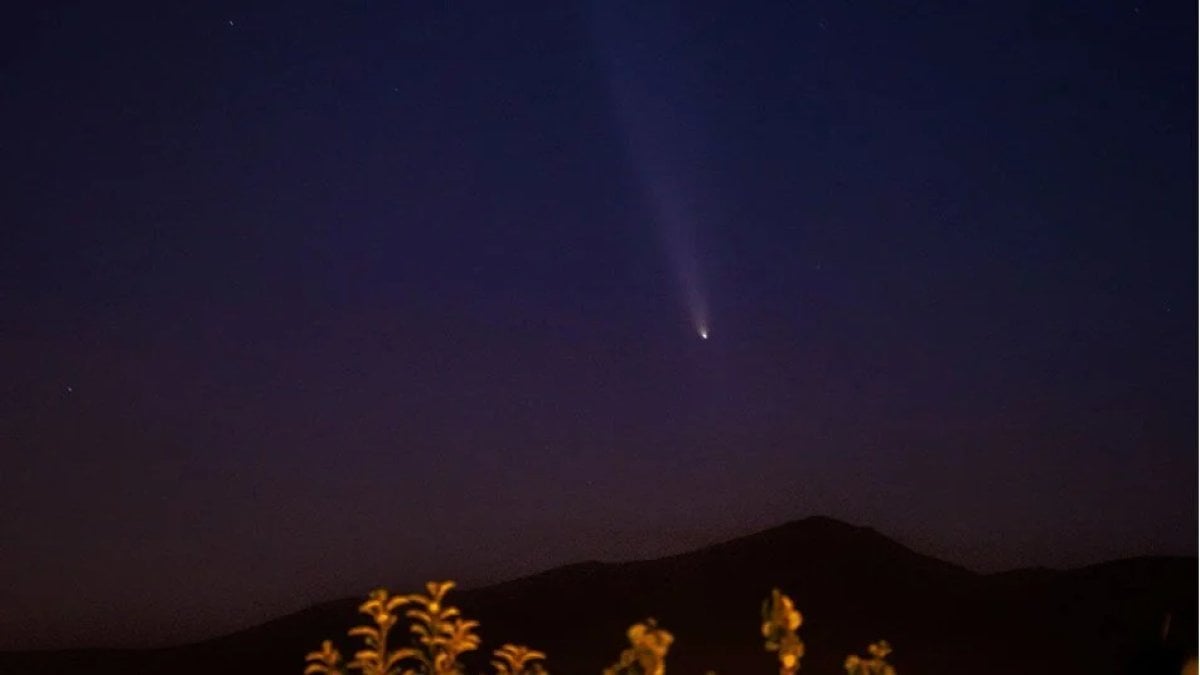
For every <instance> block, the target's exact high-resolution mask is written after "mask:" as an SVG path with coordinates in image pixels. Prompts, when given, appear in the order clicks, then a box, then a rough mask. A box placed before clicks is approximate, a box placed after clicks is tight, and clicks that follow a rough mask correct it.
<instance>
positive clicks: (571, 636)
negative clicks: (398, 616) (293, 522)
mask: <svg viewBox="0 0 1200 675" xmlns="http://www.w3.org/2000/svg"><path fill="white" fill-rule="evenodd" d="M1196 569H1197V568H1196V559H1195V558H1139V559H1132V560H1123V561H1116V562H1111V563H1103V564H1100V565H1094V566H1091V567H1086V568H1082V569H1078V570H1072V571H1053V570H1040V569H1039V570H1029V571H1016V572H1010V573H1004V574H999V575H981V574H977V573H974V572H971V571H970V570H967V569H964V568H962V567H959V566H956V565H953V564H950V563H946V562H943V561H941V560H937V559H935V558H931V557H928V556H924V555H921V554H919V553H916V552H914V551H911V550H909V549H907V548H905V547H904V546H901V545H900V544H898V543H896V542H894V541H892V540H890V539H888V538H886V537H884V536H883V535H881V534H879V533H877V532H875V531H874V530H871V529H869V528H863V527H854V526H851V525H847V524H845V523H841V522H839V521H836V520H832V519H829V518H820V517H814V518H807V519H805V520H801V521H796V522H793V523H789V524H787V525H783V526H780V527H776V528H772V529H769V530H765V531H762V532H759V533H756V534H752V535H749V536H746V537H741V538H738V539H734V540H732V541H728V542H724V543H721V544H715V545H712V546H707V547H704V548H701V549H699V550H696V551H693V552H690V553H684V554H679V555H673V556H669V557H665V558H660V559H657V560H646V561H637V562H627V563H599V562H588V563H580V564H575V565H568V566H565V567H560V568H556V569H553V570H550V571H547V572H544V573H541V574H537V575H533V576H530V577H525V578H522V579H517V580H514V581H509V582H505V583H501V584H496V585H494V586H489V587H485V588H479V589H473V590H467V591H462V592H458V593H456V594H455V595H454V596H453V597H454V601H455V602H456V603H457V604H458V605H459V606H460V607H462V608H463V610H464V613H465V614H466V615H467V616H468V617H471V618H475V619H478V620H480V621H481V622H482V629H481V634H482V635H483V637H484V641H485V642H484V647H485V648H486V649H489V650H490V649H491V648H494V647H495V646H497V645H499V644H501V643H503V642H509V641H512V642H522V643H527V644H531V645H533V646H536V647H538V648H540V649H542V650H544V651H546V652H547V653H549V655H550V661H549V663H548V665H549V667H550V669H551V672H555V673H559V674H563V675H570V674H574V673H580V674H584V673H598V672H599V671H600V669H601V668H602V667H603V666H605V665H607V664H608V663H610V662H611V661H612V660H613V659H614V658H615V657H616V655H617V653H618V652H619V651H620V649H621V648H622V647H623V646H624V645H623V642H624V637H623V636H624V631H625V629H626V628H627V627H628V626H629V624H631V623H633V622H634V621H637V620H640V619H643V618H645V617H647V616H654V617H656V618H657V619H658V620H659V622H660V623H661V624H662V625H663V626H665V627H666V628H668V629H669V630H671V631H672V632H673V633H674V634H675V637H676V643H675V646H674V647H673V648H672V651H671V657H670V659H669V662H668V663H669V666H670V669H671V671H672V672H675V673H689V674H698V673H704V672H706V671H708V670H715V671H717V672H720V673H753V672H761V673H764V674H766V673H771V672H775V670H774V668H775V666H774V664H773V662H772V660H771V658H770V655H768V654H767V653H765V652H764V651H763V649H762V645H761V642H760V638H759V634H758V622H759V619H758V610H759V606H760V603H761V601H762V599H763V598H764V597H765V596H766V595H767V594H768V593H769V592H770V589H771V588H772V587H774V586H779V587H780V588H782V589H783V590H784V591H785V592H787V593H789V594H790V595H792V597H793V598H795V600H796V603H797V605H798V607H799V608H800V609H801V611H802V612H803V613H804V617H805V618H804V626H803V627H802V628H801V631H800V633H801V636H802V638H803V639H804V640H805V642H806V644H807V646H808V655H807V656H806V657H805V659H804V661H803V672H809V673H841V672H843V671H842V668H841V662H842V659H843V658H844V657H845V655H846V654H847V653H849V652H851V651H854V652H861V651H862V649H863V648H864V647H865V645H866V644H867V643H868V642H870V641H872V640H876V639H879V638H887V639H888V640H890V641H891V642H892V644H893V645H894V646H895V647H896V653H895V654H894V659H893V661H894V663H895V664H896V666H897V668H898V670H899V672H900V673H902V674H905V675H937V674H939V673H947V674H949V673H958V672H962V671H969V672H972V673H983V674H987V673H997V674H998V673H1026V674H1030V675H1033V674H1037V673H1055V674H1056V675H1058V674H1060V673H1088V674H1089V675H1094V674H1098V673H1127V672H1128V673H1134V672H1139V673H1141V672H1147V673H1148V672H1173V673H1178V666H1176V667H1175V668H1174V670H1170V669H1169V668H1167V669H1164V670H1161V671H1155V670H1154V668H1155V666H1156V661H1155V660H1156V659H1159V660H1163V659H1165V661H1164V662H1169V661H1171V659H1176V658H1178V655H1179V654H1182V653H1184V652H1186V651H1190V652H1194V651H1195V648H1196V643H1195V635H1196V604H1195V598H1196V592H1197V575H1196ZM396 590H409V589H396ZM413 590H415V589H413ZM358 603H359V600H357V599H348V600H343V601H336V602H331V603H327V604H323V605H320V606H317V607H313V608H310V609H308V610H305V611H303V612H298V613H296V614H292V615H289V616H285V617H282V618H280V619H277V620H274V621H271V622H268V623H265V624H262V625H260V626H256V627H254V628H250V629H248V630H245V631H241V632H238V633H235V634H232V635H227V636H224V637H220V638H215V639H212V640H207V641H204V642H200V643H196V644H192V645H186V646H181V647H176V648H171V649H160V650H145V651H135V650H128V651H112V650H94V651H67V652H32V653H16V654H0V674H2V675H42V674H46V675H49V674H51V673H54V674H56V675H57V674H59V673H67V672H87V673H90V674H95V673H99V674H101V675H108V674H110V673H111V674H113V675H116V674H117V673H120V674H121V675H140V674H150V673H162V674H164V675H167V674H169V675H193V674H195V675H199V674H200V673H205V674H208V673H213V672H221V673H225V674H233V675H237V674H240V673H246V674H247V675H249V674H251V673H253V674H254V675H274V674H276V673H278V674H279V675H297V674H298V673H300V672H302V670H303V664H302V658H303V655H304V653H306V652H307V651H309V650H310V649H313V648H315V647H316V646H318V645H319V644H320V642H321V640H322V639H326V638H329V639H333V640H334V641H335V642H336V643H337V644H338V645H339V646H341V647H342V648H343V651H346V650H347V648H348V647H349V646H350V645H351V644H353V643H351V642H350V641H349V640H348V639H346V638H345V633H346V630H347V629H349V628H350V627H351V626H353V625H355V624H357V623H358V619H359V616H358V615H357V613H356V607H357V605H358ZM1167 614H1170V615H1171V616H1172V618H1171V627H1170V631H1169V633H1168V636H1167V640H1166V644H1165V645H1164V644H1163V641H1162V638H1161V632H1162V626H1163V620H1164V617H1165V616H1166V615H1167ZM477 656H478V657H482V658H476V659H474V660H473V661H471V662H469V663H468V665H469V666H471V670H470V672H480V671H482V670H483V669H484V667H485V664H486V655H485V654H479V655H477ZM1158 665H1161V664H1158ZM1167 665H1168V666H1169V665H1170V664H1169V663H1167Z"/></svg>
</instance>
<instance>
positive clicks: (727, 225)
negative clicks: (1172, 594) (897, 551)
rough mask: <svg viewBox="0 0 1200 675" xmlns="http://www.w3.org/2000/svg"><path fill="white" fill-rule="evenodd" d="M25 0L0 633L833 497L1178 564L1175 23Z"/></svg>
mask: <svg viewBox="0 0 1200 675" xmlns="http://www.w3.org/2000/svg"><path fill="white" fill-rule="evenodd" d="M27 4H29V5H31V7H29V8H26V9H24V10H20V11H18V12H17V13H16V14H11V13H10V14H8V15H6V16H5V17H4V19H3V20H0V25H3V31H4V35H0V50H2V51H0V168H2V169H3V176H4V180H3V181H0V222H2V223H3V226H2V227H0V453H2V454H0V458H2V462H0V647H27V646H66V645H81V644H112V645H135V644H155V643H160V642H162V641H171V640H181V639H191V638H196V637H201V636H206V635H210V634H212V633H214V632H218V631H223V630H230V629H234V628H237V627H240V626H244V625H247V624H249V623H253V622H255V621H259V620H262V619H265V618H268V617H271V616H274V615H276V614H279V613H282V612H286V611H291V610H294V609H297V608H300V607H303V606H305V605H307V604H309V603H311V602H314V601H318V600H324V599H329V598H333V597H341V596H346V595H351V594H359V593H361V592H363V591H364V590H366V589H367V588H370V587H372V586H374V585H377V584H381V583H387V584H394V585H410V584H413V583H416V582H417V581H419V580H422V579H424V578H431V577H437V578H442V577H455V578H459V579H461V580H464V581H466V582H483V581H489V580H497V579H500V578H503V577H507V576H511V575H515V574H519V573H525V572H532V571H537V570H540V569H543V568H546V567H549V566H552V565H556V564H560V563H566V562H572V561H577V560H581V559H589V558H602V559H627V558H634V557H643V556H649V555H656V554H661V553H668V552H675V551H679V550H683V549H685V548H688V547H690V546H693V545H696V544H702V543H707V542H711V541H715V540H719V539H723V538H727V537H730V536H734V535H738V534H743V533H747V532H749V531H752V530H754V529H758V528H761V527H766V526H770V525H774V524H778V523H781V522H783V521H787V520H791V519H794V518H799V517H803V516H806V515H810V514H817V513H820V514H827V515H830V516H833V517H836V518H841V519H844V520H847V521H850V522H853V523H856V524H863V525H870V526H872V527H875V528H876V529H878V530H880V531H881V532H883V533H885V534H887V535H889V536H892V537H894V538H896V539H898V540H899V541H901V542H903V543H906V544H908V545H910V546H912V547H914V548H916V549H918V550H920V551H922V552H926V553H930V554H933V555H937V556H939V557H942V558H945V559H947V560H951V561H954V562H958V563H962V564H966V565H968V566H971V567H973V568H975V569H980V570H985V571H990V570H998V569H1004V568H1011V567H1018V566H1031V565H1047V566H1076V565H1083V564H1088V563H1092V562H1098V561H1101V560H1105V559H1111V558H1116V557H1122V556H1133V555H1142V554H1160V553H1161V554H1168V553H1170V554H1175V553H1185V554H1194V553H1195V552H1196V535H1197V482H1196V476H1197V436H1196V429H1197V416H1196V410H1197V397H1196V372H1197V359H1196V354H1197V352H1196V344H1197V330H1196V323H1197V312H1196V308H1197V296H1196V276H1197V267H1196V251H1197V230H1196V227H1197V210H1196V204H1197V199H1196V197H1197V194H1196V185H1197V171H1196V166H1197V164H1196V155H1197V138H1196V99H1197V91H1196V70H1195V64H1196V58H1195V55H1196V35H1195V27H1196V15H1195V11H1196V10H1195V7H1194V6H1193V3H1177V2H1145V3H1138V2H1119V3H1098V2H1092V1H1090V0H1079V1H1078V2H1046V1H1044V0H1036V1H1035V0H1030V1H1028V2H963V1H962V0H953V1H949V0H948V1H946V2H930V1H928V0H921V1H919V2H917V1H913V2H883V1H880V2H858V1H848V0H822V1H815V2H788V3H782V2H779V3H776V2H765V3H745V2H740V1H736V2H735V1H734V0H703V1H688V2H677V3H676V4H675V5H673V6H671V7H665V6H663V5H661V3H655V4H652V9H653V11H649V12H648V14H647V16H648V17H649V18H645V17H642V16H640V15H636V14H631V13H630V10H629V7H633V6H638V5H640V6H643V7H644V6H646V3H633V4H631V3H630V2H620V3H615V4H606V5H604V6H603V8H604V9H605V10H606V12H607V14H606V16H607V18H605V17H602V16H599V14H598V13H597V12H596V11H595V10H596V9H597V6H596V5H592V6H589V5H587V4H586V3H583V2H574V1H567V2H564V1H562V0H544V1H528V2H527V1H524V0H518V1H516V2H506V3H502V5H501V4H496V3H473V2H452V3H420V2H382V1H379V2H371V1H367V0H362V1H356V2H324V1H323V2H298V1H296V0H289V1H288V2H278V3H255V4H254V7H253V8H247V7H245V6H235V4H237V3H221V2H211V3H210V2H203V3H160V2H149V1H144V0H137V1H133V0H131V1H125V2H110V3H99V2H92V3H75V2H71V3H52V2H47V3H27ZM659 10H661V11H659ZM614 17H615V20H614ZM631 27H633V28H631ZM634 29H636V30H634ZM613 54H615V55H616V58H617V60H616V61H614V60H613ZM625 57H629V58H630V59H632V62H633V63H641V64H643V65H645V64H648V63H649V64H655V63H657V64H660V66H661V67H634V68H627V69H626V70H624V71H621V72H623V75H621V77H623V78H625V79H619V80H614V66H613V64H614V63H617V64H618V65H619V63H623V62H629V61H628V59H627V60H626V61H621V59H622V58H625ZM639 59H640V61H639ZM614 82H623V83H624V84H623V85H621V86H625V87H628V88H630V89H627V90H626V91H635V92H641V94H639V95H638V96H634V97H632V99H626V103H622V102H621V100H622V99H621V95H620V92H621V90H620V88H619V87H618V86H615V85H614ZM629 100H632V101H633V104H632V105H628V101H629ZM623 106H624V107H623ZM679 129H686V130H687V133H675V132H676V131H678V130H679ZM639 138H640V139H642V140H640V141H639V140H638V139H639ZM646 139H649V141H647V140H646ZM647 148H649V150H647ZM664 166H667V167H670V168H669V169H663V168H662V167H664ZM663 194H668V195H675V198H676V199H678V200H682V201H683V202H684V203H686V204H687V205H688V208H687V209H683V210H682V211H681V212H684V213H690V214H691V215H690V216H689V217H688V218H687V219H686V221H687V222H686V223H684V225H685V226H686V228H688V231H689V236H690V237H691V239H690V243H689V244H688V246H687V247H686V248H688V252H687V254H686V255H687V256H688V257H689V260H687V261H685V262H686V264H687V265H691V266H692V267H691V269H693V272H694V274H695V276H696V279H697V281H698V283H699V284H702V286H703V301H704V302H705V303H706V305H707V311H708V313H709V315H710V316H709V319H710V323H711V329H712V338H711V339H710V340H708V341H701V340H700V339H699V338H698V337H697V335H696V333H695V330H694V327H693V325H692V321H691V320H690V319H689V316H688V311H687V309H686V307H687V298H686V297H685V296H686V293H685V292H684V290H685V289H681V287H680V278H681V275H680V272H679V268H678V263H677V262H672V261H673V258H672V255H675V254H677V253H678V250H674V251H672V250H670V249H671V243H670V242H671V238H670V236H666V237H664V232H667V233H668V234H669V229H666V227H667V226H668V225H669V224H666V223H664V222H663V209H662V203H661V201H660V200H661V199H662V197H661V196H662V195H663ZM664 243H666V244H667V245H666V246H664Z"/></svg>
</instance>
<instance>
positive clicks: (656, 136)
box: [590, 0, 714, 340]
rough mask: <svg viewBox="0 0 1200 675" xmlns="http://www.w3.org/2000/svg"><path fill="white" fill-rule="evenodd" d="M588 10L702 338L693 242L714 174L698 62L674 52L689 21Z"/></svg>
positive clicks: (633, 158)
mask: <svg viewBox="0 0 1200 675" xmlns="http://www.w3.org/2000/svg"><path fill="white" fill-rule="evenodd" d="M590 7H591V18H592V28H593V37H594V39H595V43H596V47H597V48H598V50H599V56H600V57H601V62H602V64H603V65H604V67H605V71H606V74H607V76H608V77H607V81H608V85H609V93H610V95H611V100H612V103H613V106H614V112H615V113H616V115H615V117H616V120H617V122H618V125H619V126H620V128H621V130H622V131H623V132H624V136H625V141H626V148H625V149H626V151H627V153H628V158H629V160H630V164H631V168H632V169H633V170H634V173H635V175H636V176H637V178H638V179H639V182H640V183H641V186H642V188H643V190H644V194H645V196H646V198H647V199H646V202H647V206H648V207H649V210H650V211H651V212H652V214H651V218H650V220H651V221H652V222H653V223H654V225H656V226H657V229H658V230H659V234H660V235H661V238H662V244H663V249H664V252H665V253H666V255H667V261H668V264H669V265H670V267H671V268H673V272H674V276H675V281H676V284H677V286H678V289H679V292H680V295H681V299H682V301H683V302H682V304H683V309H684V312H685V313H686V315H687V319H688V322H689V323H690V324H691V326H692V328H693V330H695V331H696V333H697V334H698V335H699V336H700V339H701V340H707V339H708V327H709V325H710V318H711V317H710V316H709V311H708V307H709V305H708V294H707V293H706V289H705V284H704V274H703V267H704V266H703V264H702V256H701V255H700V251H701V248H702V247H701V246H700V241H699V239H700V234H701V232H702V231H703V227H704V226H705V225H709V224H711V223H707V222H705V221H706V219H707V218H708V217H709V216H708V214H711V213H713V212H714V209H713V208H711V207H712V204H711V203H709V200H710V199H711V195H710V194H709V193H710V192H711V189H710V187H711V184H712V180H713V176H712V175H711V174H712V167H710V166H708V164H709V161H708V158H709V157H710V156H711V152H709V150H708V148H706V147H705V146H706V141H707V140H708V139H707V136H708V134H706V133H705V132H704V129H705V128H706V126H707V125H706V124H705V120H704V116H703V114H702V111H703V109H704V106H703V105H701V103H702V101H700V100H697V97H698V96H700V95H701V94H700V93H699V92H700V90H698V89H697V88H696V86H695V84H694V83H695V82H697V81H698V80H699V77H698V75H697V73H696V63H697V59H696V58H694V57H691V55H689V54H687V53H686V52H687V50H686V49H680V48H679V46H680V45H687V44H688V43H689V39H688V36H687V35H686V34H685V33H684V32H681V29H680V26H685V25H687V22H686V21H683V20H682V19H681V18H680V17H679V16H676V11H675V10H674V9H673V8H672V7H670V6H668V5H666V4H664V3H646V2H643V1H642V0H594V2H592V3H590Z"/></svg>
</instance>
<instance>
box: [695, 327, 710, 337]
mask: <svg viewBox="0 0 1200 675" xmlns="http://www.w3.org/2000/svg"><path fill="white" fill-rule="evenodd" d="M697 332H698V333H700V339H701V340H707V339H708V329H707V328H701V329H700V330H698V331H697Z"/></svg>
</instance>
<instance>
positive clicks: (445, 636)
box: [304, 581, 896, 675]
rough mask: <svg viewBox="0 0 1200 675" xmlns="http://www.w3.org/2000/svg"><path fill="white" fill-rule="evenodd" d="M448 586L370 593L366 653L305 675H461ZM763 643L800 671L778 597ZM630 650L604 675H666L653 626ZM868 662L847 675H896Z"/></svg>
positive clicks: (464, 630) (528, 672)
mask: <svg viewBox="0 0 1200 675" xmlns="http://www.w3.org/2000/svg"><path fill="white" fill-rule="evenodd" d="M451 588H454V582H453V581H441V582H438V581H430V582H428V583H427V584H425V589H426V591H427V594H426V595H421V594H414V595H391V594H390V593H388V591H387V590H385V589H378V590H375V591H372V592H371V594H370V595H369V596H368V597H367V600H366V602H364V603H363V604H362V605H360V606H359V608H358V611H359V612H361V613H362V614H365V615H367V616H369V617H370V618H371V624H368V625H363V626H356V627H354V628H351V629H350V631H349V635H350V636H351V637H360V638H362V639H363V642H364V643H365V648H363V649H360V650H358V651H357V652H355V653H354V658H353V659H351V660H350V661H349V662H345V661H344V660H343V658H342V654H341V652H339V651H338V650H337V649H336V648H334V646H333V643H332V642H330V641H329V640H325V641H324V642H323V643H321V648H320V649H319V650H317V651H314V652H309V654H308V655H307V656H306V657H305V661H306V662H307V663H308V666H307V667H306V668H305V669H304V673H305V675H346V674H347V673H348V672H350V671H358V672H359V673H361V674H362V675H461V674H462V673H463V666H462V664H461V663H460V662H459V656H461V655H462V654H464V653H466V652H470V651H474V650H476V649H478V648H479V645H480V638H479V636H478V635H476V634H475V629H476V628H478V627H479V623H478V622H477V621H470V620H467V619H464V618H463V616H462V614H461V612H460V611H459V610H458V608H457V607H453V606H450V605H448V604H446V602H445V597H446V593H448V592H449V591H450V589H451ZM399 610H404V614H403V616H405V617H407V618H408V619H409V621H410V623H409V633H410V634H411V635H410V638H409V643H408V644H404V645H400V646H394V647H393V645H392V644H391V643H390V642H389V639H390V638H391V630H392V628H393V627H395V626H396V624H397V623H399V620H400V615H399V614H398V613H397V612H398V611H399ZM762 617H763V620H762V635H763V638H764V640H765V644H764V646H765V648H766V650H767V651H769V652H774V653H775V654H776V655H777V656H778V658H779V673H780V675H794V673H796V671H798V670H799V669H800V658H801V657H802V656H804V643H803V642H802V641H801V640H800V637H799V635H798V634H797V632H796V631H797V630H798V629H799V628H800V624H801V622H802V617H801V615H800V612H799V610H797V609H796V606H795V603H793V602H792V599H791V598H789V597H788V596H786V595H784V594H783V593H782V592H781V591H780V590H779V589H777V588H776V589H774V590H772V591H771V597H769V598H767V600H766V601H765V602H764V603H763V608H762ZM626 637H628V638H629V648H628V649H625V650H624V651H622V652H621V655H620V657H619V658H618V659H617V662H616V663H614V664H613V665H611V666H609V667H608V668H605V669H604V673H603V675H665V673H666V670H667V652H668V651H669V650H670V648H671V643H672V642H674V641H675V637H674V636H673V635H671V633H670V632H668V631H667V630H666V629H664V628H661V627H659V626H658V623H657V622H656V621H655V620H654V619H653V618H650V619H646V621H645V622H642V623H635V624H633V625H632V626H630V627H629V630H628V631H627V632H626ZM867 651H868V653H869V654H870V656H869V657H867V658H862V657H859V656H854V655H851V656H848V657H846V663H845V666H846V672H847V674H848V675H896V670H895V668H893V667H892V666H891V665H889V664H888V663H887V661H886V660H885V658H886V657H887V655H888V654H890V653H891V651H892V648H891V645H889V644H888V643H887V642H886V641H880V642H876V643H874V644H872V645H870V647H868V650H867ZM492 655H493V656H494V657H495V658H494V660H492V662H491V663H492V667H494V668H495V669H496V675H547V674H546V670H545V669H544V667H543V666H542V663H541V662H542V661H544V660H545V659H546V655H545V654H544V653H542V652H539V651H537V650H535V649H531V648H529V647H526V646H524V645H515V644H505V645H503V646H501V647H500V648H499V649H497V650H495V651H494V652H493V653H492Z"/></svg>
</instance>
